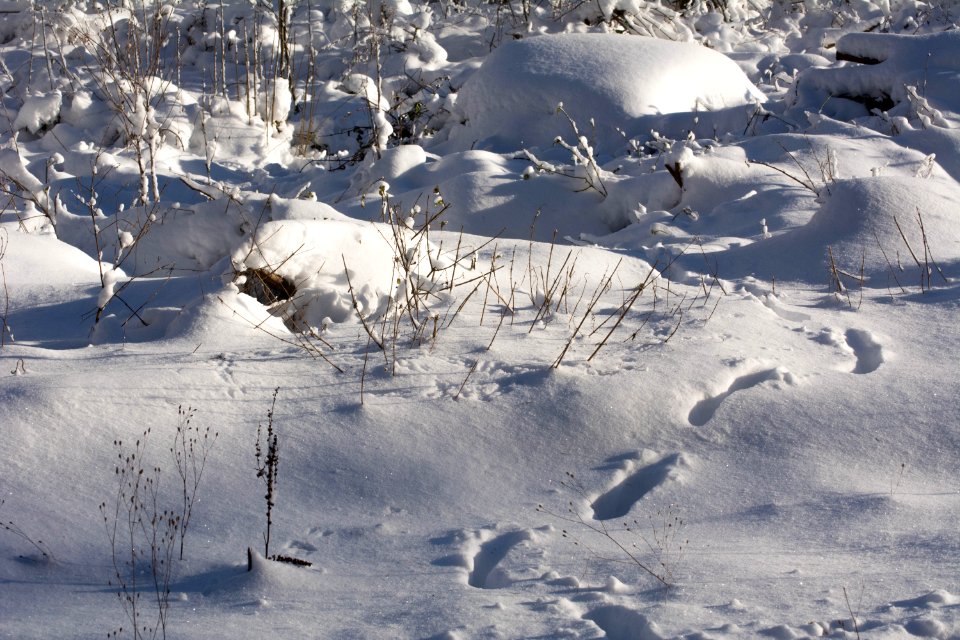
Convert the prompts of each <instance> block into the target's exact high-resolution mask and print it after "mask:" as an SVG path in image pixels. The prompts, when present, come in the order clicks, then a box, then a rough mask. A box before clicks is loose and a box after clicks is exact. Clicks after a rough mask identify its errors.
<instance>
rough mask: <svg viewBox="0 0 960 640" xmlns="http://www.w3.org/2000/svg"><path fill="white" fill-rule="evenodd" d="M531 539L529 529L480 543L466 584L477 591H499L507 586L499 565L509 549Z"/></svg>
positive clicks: (506, 579)
mask: <svg viewBox="0 0 960 640" xmlns="http://www.w3.org/2000/svg"><path fill="white" fill-rule="evenodd" d="M532 539H533V533H532V532H531V531H530V530H529V529H520V530H518V531H508V532H507V533H502V534H500V535H499V536H497V537H496V538H493V539H492V540H488V541H486V542H484V543H482V544H481V545H480V549H479V550H478V551H477V553H476V554H475V555H474V556H473V563H472V564H473V566H472V568H470V573H469V575H468V576H467V584H469V585H470V586H471V587H476V588H477V589H499V588H502V587H506V586H508V585H509V584H510V580H509V578H508V577H507V575H506V573H505V572H503V571H500V570H499V565H500V563H501V562H502V561H503V559H504V558H506V557H507V554H508V553H510V550H511V549H513V548H514V547H516V546H517V545H518V544H520V543H522V542H526V541H529V540H532Z"/></svg>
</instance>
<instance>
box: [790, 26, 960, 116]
mask: <svg viewBox="0 0 960 640" xmlns="http://www.w3.org/2000/svg"><path fill="white" fill-rule="evenodd" d="M958 48H960V31H946V32H943V33H935V34H927V35H897V34H889V33H883V34H880V33H876V34H875V33H851V34H847V35H845V36H843V37H842V38H840V40H838V41H837V59H838V60H846V61H848V62H851V63H852V64H848V65H847V66H844V67H831V68H811V69H807V70H805V71H802V72H801V73H800V75H799V77H798V79H797V82H796V84H795V95H794V97H793V101H794V105H796V106H800V107H802V108H803V109H806V110H810V111H815V112H822V113H824V114H826V115H828V116H830V117H834V118H841V119H849V118H856V117H863V116H867V115H869V114H870V113H871V112H872V111H873V110H880V111H885V112H888V113H889V116H892V117H907V118H910V119H913V118H917V119H919V120H920V121H921V122H922V123H923V125H924V126H925V127H928V126H931V125H932V126H940V127H950V126H951V125H950V123H949V122H948V121H947V119H946V118H945V117H944V115H943V113H942V111H941V110H949V108H950V106H951V105H952V104H953V101H954V100H955V96H956V94H957V90H958V75H957V72H958V71H960V57H958V56H957V54H956V52H957V49H958Z"/></svg>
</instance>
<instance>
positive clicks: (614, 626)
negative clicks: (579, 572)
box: [583, 604, 664, 640]
mask: <svg viewBox="0 0 960 640" xmlns="http://www.w3.org/2000/svg"><path fill="white" fill-rule="evenodd" d="M583 619H584V620H591V621H592V622H593V623H594V624H595V625H597V626H598V627H600V630H601V631H603V633H604V634H605V635H606V637H607V638H609V640H662V639H663V637H664V636H663V635H662V634H661V633H660V629H659V627H658V626H657V623H655V622H653V621H652V620H650V619H649V618H647V616H645V615H643V614H642V613H640V612H639V611H634V610H633V609H629V608H627V607H624V606H621V605H615V604H611V605H605V606H602V607H597V608H596V609H593V610H592V611H590V612H588V613H586V614H585V615H584V616H583Z"/></svg>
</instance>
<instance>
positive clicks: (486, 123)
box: [454, 33, 763, 153]
mask: <svg viewBox="0 0 960 640" xmlns="http://www.w3.org/2000/svg"><path fill="white" fill-rule="evenodd" d="M762 100H763V95H762V94H761V93H760V92H759V91H757V90H756V88H755V87H754V86H753V85H752V84H751V83H750V81H749V80H748V79H747V78H746V76H745V75H744V74H743V72H742V71H740V69H739V68H738V67H737V65H736V64H734V63H733V62H732V61H731V60H730V59H729V58H727V57H725V56H723V55H720V54H718V53H716V52H713V51H711V50H709V49H707V48H706V47H704V46H701V45H698V44H693V43H679V42H670V41H667V40H658V39H655V38H644V37H629V36H622V35H614V34H599V33H579V34H555V35H545V36H539V37H534V38H523V39H521V40H514V41H512V42H508V43H506V44H504V45H503V46H501V47H500V48H498V49H497V50H496V51H494V52H493V53H491V54H490V55H489V56H487V57H486V58H485V59H484V61H483V64H482V65H481V67H480V69H479V70H478V71H477V72H476V73H475V74H474V75H473V76H472V77H471V78H470V80H468V81H467V82H466V83H465V84H464V86H463V88H462V89H461V91H460V92H459V94H458V98H457V108H458V109H459V110H461V111H462V112H463V114H464V118H465V119H466V127H465V130H464V131H462V132H455V133H454V135H455V136H457V137H458V138H459V139H460V140H463V141H473V142H477V141H479V143H480V144H481V145H489V146H491V148H497V149H499V150H502V151H512V150H514V149H515V148H516V146H517V145H523V146H531V147H536V146H549V145H550V144H551V143H552V142H553V140H554V138H555V137H556V136H558V135H559V136H563V137H567V136H569V135H570V128H569V125H568V123H567V122H566V121H565V119H564V118H562V117H559V116H557V115H556V113H555V112H556V110H557V105H559V104H562V105H563V106H564V108H565V109H567V111H568V113H569V114H570V117H571V118H572V119H573V120H574V121H575V122H577V124H578V125H579V126H580V127H581V128H582V129H583V130H584V131H590V133H591V135H592V136H595V138H596V140H597V141H598V144H600V146H601V147H602V148H603V149H604V150H605V151H606V152H607V153H612V152H614V151H619V147H622V146H625V141H624V139H623V134H621V133H619V132H620V131H628V132H630V133H633V129H634V122H633V121H634V119H636V118H637V117H639V116H642V115H647V114H658V113H659V114H663V113H688V112H691V111H701V110H704V111H713V110H718V109H724V108H728V107H736V106H741V105H746V104H750V103H751V102H761V101H762ZM505 114H510V117H509V118H508V117H505ZM591 123H592V124H591ZM487 138H493V140H491V141H489V142H486V139H487ZM511 145H512V146H511Z"/></svg>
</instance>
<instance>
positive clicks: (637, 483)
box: [590, 453, 682, 520]
mask: <svg viewBox="0 0 960 640" xmlns="http://www.w3.org/2000/svg"><path fill="white" fill-rule="evenodd" d="M681 461H682V458H681V454H679V453H674V454H672V455H668V456H664V457H663V458H661V459H660V460H658V461H656V462H653V463H651V464H647V465H644V466H642V467H640V468H639V469H637V470H635V471H633V473H631V474H630V475H628V476H627V477H626V478H625V479H624V480H623V481H622V482H620V483H618V484H617V485H616V486H614V487H613V488H612V489H609V490H608V491H606V492H605V493H603V494H602V495H600V496H599V497H598V498H597V499H596V500H594V501H593V502H592V503H591V505H590V507H591V508H592V509H593V517H594V519H596V520H612V519H614V518H622V517H623V516H625V515H627V514H628V513H629V512H630V509H632V508H633V505H635V504H636V503H637V502H639V501H640V499H641V498H643V496H645V495H647V494H648V493H650V492H651V491H653V490H654V489H656V488H657V487H658V486H660V485H661V484H663V483H664V482H665V481H666V480H668V479H669V478H670V474H671V472H672V471H673V470H674V469H675V468H676V467H677V465H678V464H680V463H681Z"/></svg>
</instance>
